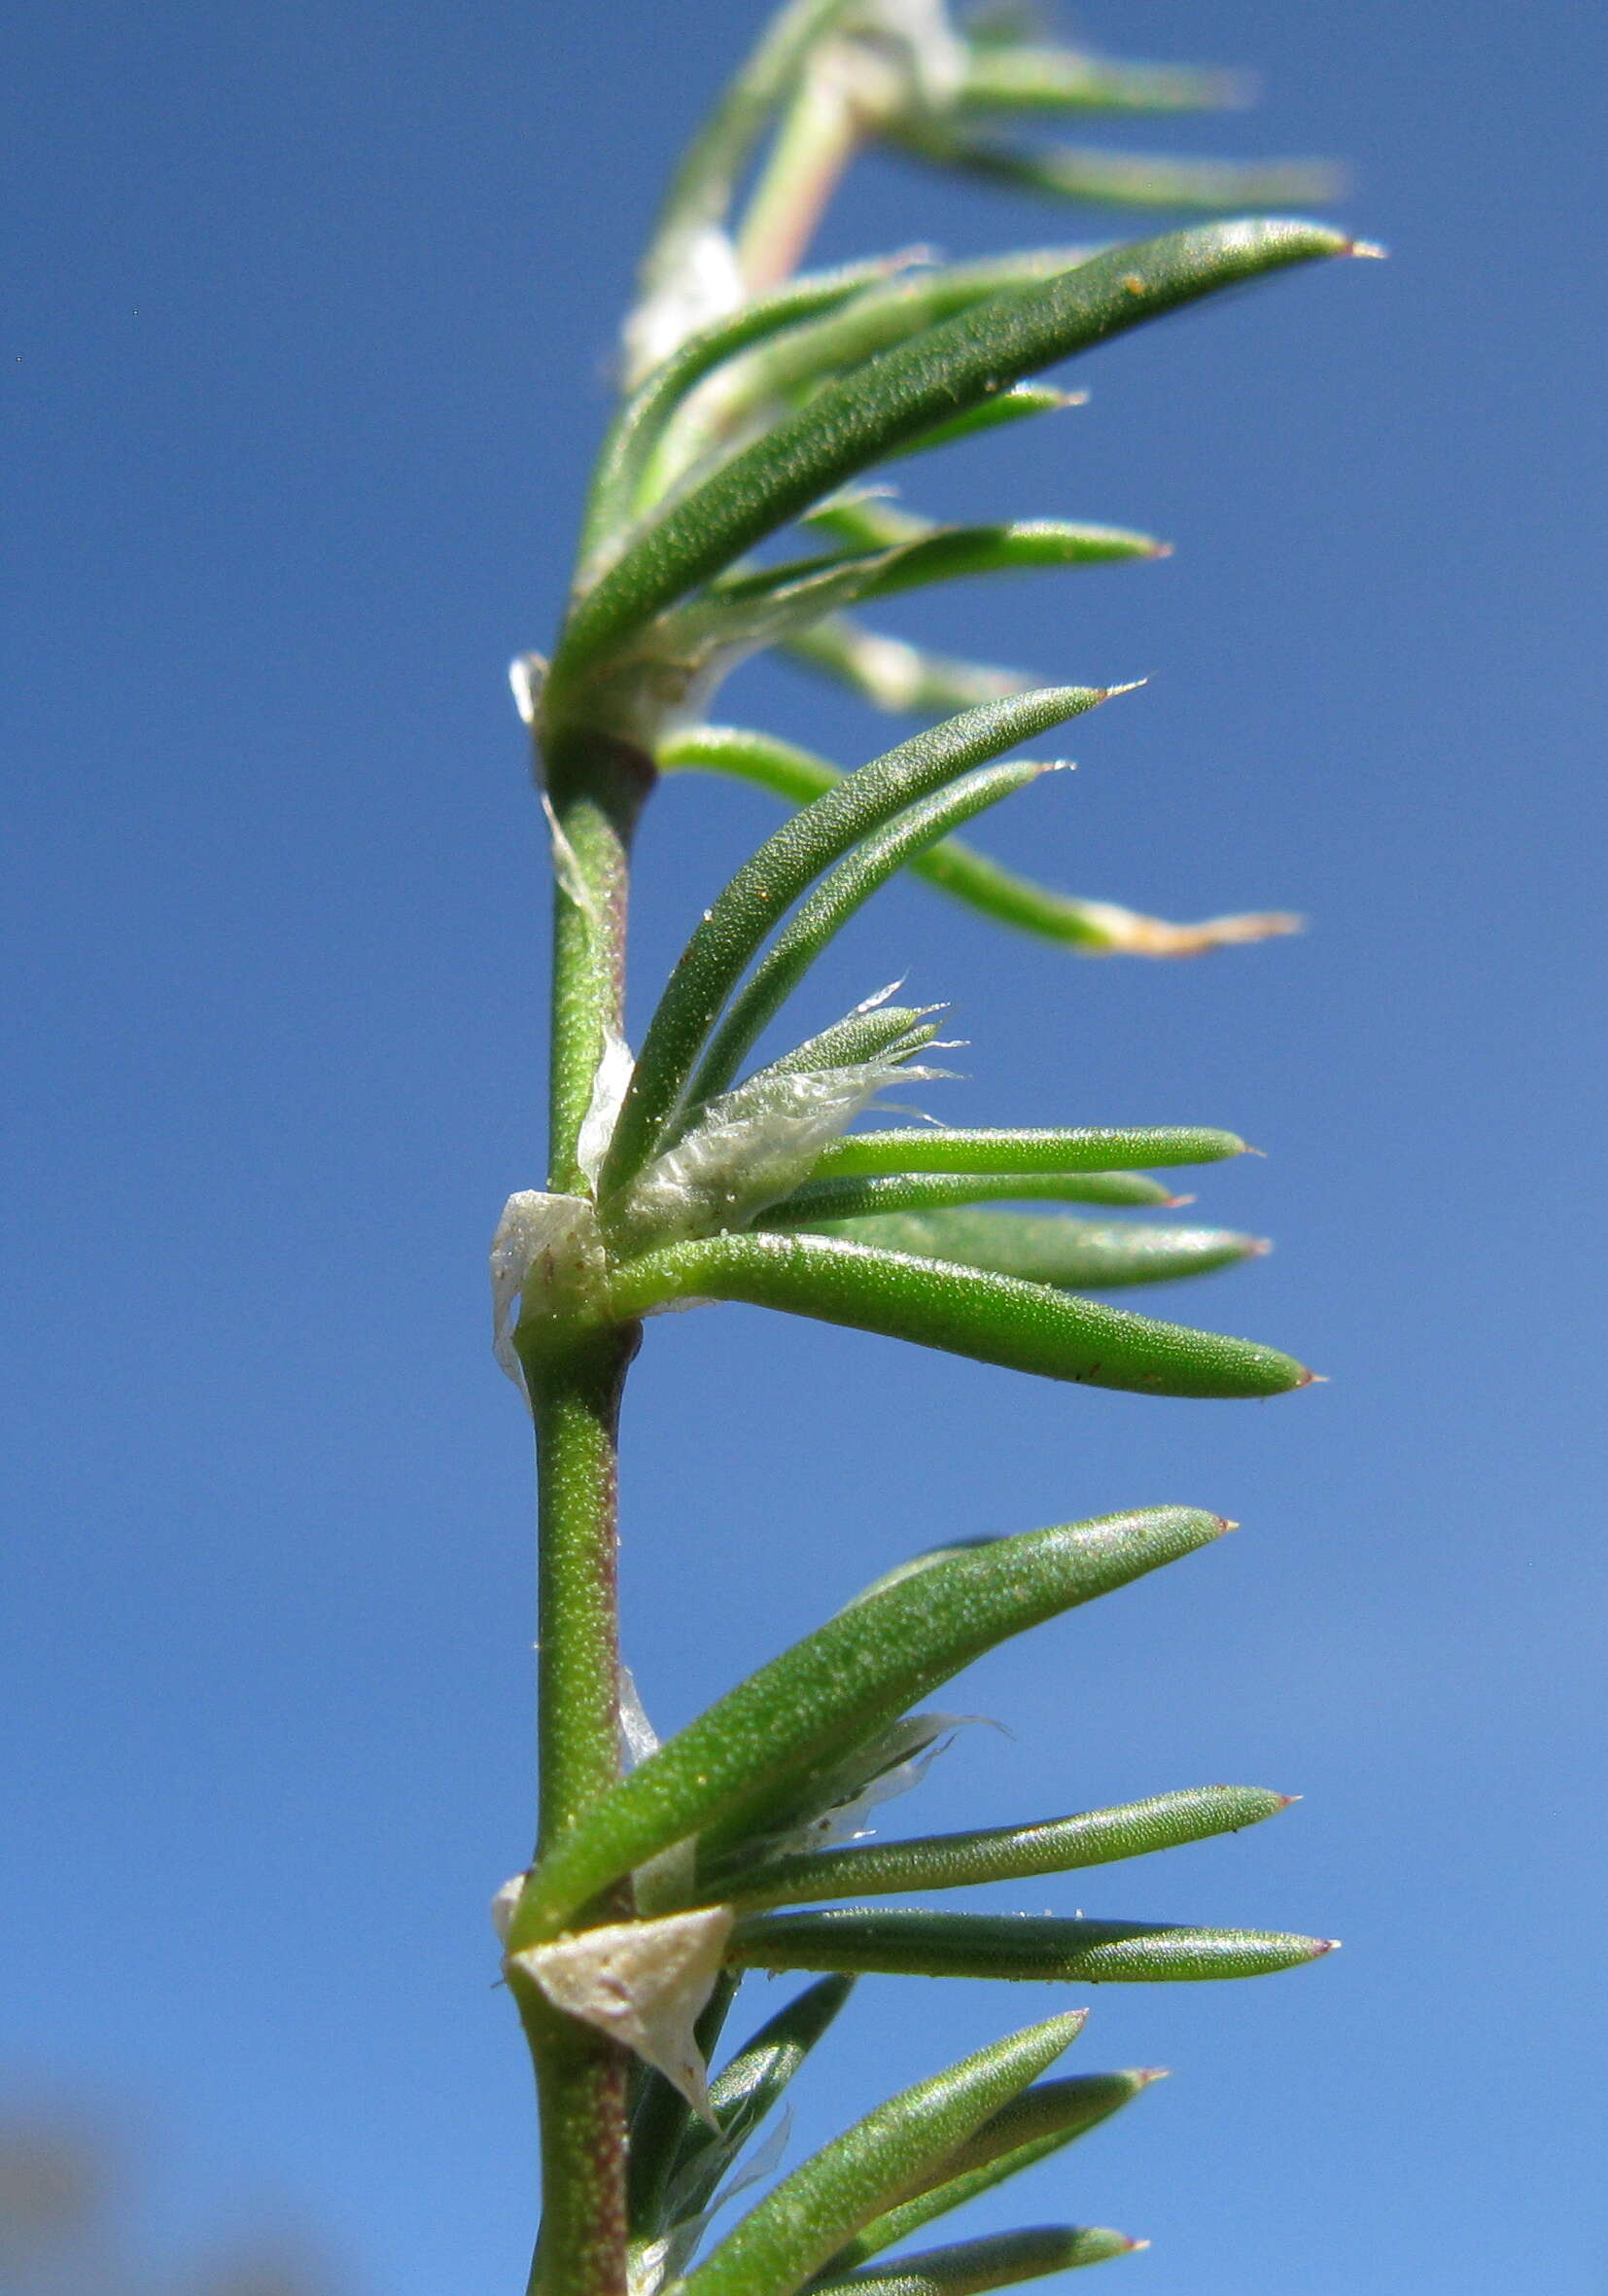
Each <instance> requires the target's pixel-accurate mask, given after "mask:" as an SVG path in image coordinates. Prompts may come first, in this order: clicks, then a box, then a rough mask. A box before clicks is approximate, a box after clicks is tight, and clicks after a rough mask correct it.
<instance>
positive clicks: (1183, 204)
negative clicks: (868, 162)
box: [895, 123, 1340, 208]
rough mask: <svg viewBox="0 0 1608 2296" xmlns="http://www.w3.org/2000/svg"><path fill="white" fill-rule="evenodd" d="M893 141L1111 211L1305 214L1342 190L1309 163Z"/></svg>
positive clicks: (943, 132) (916, 132)
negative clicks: (1281, 210)
mask: <svg viewBox="0 0 1608 2296" xmlns="http://www.w3.org/2000/svg"><path fill="white" fill-rule="evenodd" d="M895 140H896V141H897V142H898V144H899V145H900V146H901V147H902V148H903V149H904V150H905V151H907V152H910V153H912V154H914V155H915V157H916V158H918V159H928V160H931V161H932V162H933V163H934V164H935V165H937V166H939V167H958V168H961V169H962V170H963V171H964V172H965V173H966V174H968V175H980V176H984V177H986V178H987V179H988V180H989V181H990V182H991V183H998V184H1008V185H1009V186H1010V187H1011V189H1012V190H1014V191H1022V192H1037V193H1040V194H1047V195H1048V196H1049V197H1051V198H1054V199H1077V200H1082V201H1086V202H1089V203H1091V204H1093V205H1098V206H1107V205H1109V206H1113V207H1172V208H1192V207H1193V208H1214V207H1286V206H1296V207H1305V206H1309V205H1317V204H1319V203H1321V202H1322V201H1323V200H1326V199H1332V198H1333V197H1334V196H1335V194H1336V193H1337V192H1338V190H1339V189H1340V181H1339V177H1338V176H1337V174H1336V171H1335V170H1334V169H1333V168H1332V167H1325V166H1323V165H1321V164H1320V163H1318V162H1316V161H1314V160H1311V159H1274V160H1265V161H1263V162H1262V163H1261V164H1260V165H1250V166H1246V165H1245V164H1244V163H1243V162H1241V161H1239V160H1233V159H1171V158H1170V157H1169V156H1168V155H1166V154H1165V153H1149V152H1111V151H1100V150H1095V149H1093V148H1091V147H1085V146H1078V145H1073V144H1053V145H1051V146H1049V147H1048V148H1047V149H1038V150H1024V149H1018V148H1013V147H1012V146H1010V145H1007V144H996V143H993V142H990V141H988V140H986V139H984V138H982V137H979V136H968V135H961V134H957V133H955V132H954V131H953V130H951V129H949V128H947V127H940V126H933V125H929V124H926V123H923V124H920V125H915V124H912V125H911V126H909V127H908V128H905V127H901V128H900V129H898V130H896V131H895Z"/></svg>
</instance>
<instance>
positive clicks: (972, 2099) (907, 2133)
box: [682, 2012, 1083, 2296]
mask: <svg viewBox="0 0 1608 2296" xmlns="http://www.w3.org/2000/svg"><path fill="white" fill-rule="evenodd" d="M1082 2024H1083V2017H1082V2014H1081V2013H1080V2012H1074V2013H1073V2014H1071V2015H1070V2016H1066V2017H1052V2018H1050V2019H1049V2020H1048V2021H1047V2022H1046V2023H1045V2024H1043V2025H1036V2026H1031V2027H1030V2028H1029V2029H1028V2030H1027V2031H1025V2032H1020V2033H1013V2034H1012V2035H1011V2036H1010V2038H1009V2039H1008V2040H1003V2041H996V2042H995V2043H994V2044H993V2045H992V2046H991V2047H989V2048H986V2049H980V2050H978V2051H977V2052H976V2054H975V2055H973V2056H971V2057H967V2058H964V2059H963V2060H962V2061H961V2063H960V2064H959V2065H956V2066H950V2067H949V2069H948V2070H947V2071H945V2072H942V2073H939V2074H938V2075H936V2077H935V2078H933V2079H931V2080H927V2081H921V2082H918V2083H917V2084H916V2086H915V2087H913V2088H909V2089H905V2090H903V2091H902V2092H901V2093H900V2094H899V2095H898V2096H897V2097H892V2098H890V2100H889V2101H888V2102H887V2103H886V2104H883V2105H879V2106H878V2107H877V2109H876V2110H875V2111H874V2112H870V2113H867V2114H866V2115H865V2117H864V2118H863V2120H859V2121H856V2124H855V2126H854V2127H853V2128H852V2129H849V2130H847V2131H846V2132H845V2133H844V2135H843V2136H841V2137H836V2138H834V2140H833V2141H832V2142H831V2143H830V2144H828V2145H826V2146H824V2147H823V2148H822V2150H821V2151H820V2152H818V2153H817V2154H815V2156H814V2157H813V2159H811V2160H808V2161H806V2162H805V2163H804V2164H803V2166H802V2167H801V2168H798V2169H795V2170H794V2172H793V2173H792V2174H791V2175H790V2176H789V2177H787V2179H786V2181H785V2182H784V2183H782V2184H780V2185H778V2186H777V2188H776V2190H775V2191H774V2192H771V2193H769V2194H767V2196H766V2197H765V2199H764V2200H762V2201H761V2202H760V2203H759V2205H758V2207H757V2208H753V2209H751V2210H750V2212H749V2214H748V2215H747V2216H745V2217H744V2219H743V2221H742V2222H741V2223H740V2224H739V2225H738V2226H737V2227H736V2229H735V2230H734V2231H733V2232H731V2233H729V2234H728V2235H727V2237H726V2239H725V2240H724V2241H722V2242H721V2243H720V2245H719V2246H718V2247H717V2249H716V2250H715V2252H714V2254H713V2255H711V2256H710V2257H709V2259H708V2260H707V2262H705V2263H704V2264H702V2265H700V2266H699V2267H698V2269H697V2270H696V2271H695V2272H693V2273H691V2274H689V2276H688V2277H687V2278H686V2279H685V2280H684V2281H683V2282H682V2289H683V2290H684V2291H685V2296H791V2291H792V2290H793V2289H795V2288H797V2287H799V2286H801V2285H802V2284H803V2282H804V2281H805V2280H807V2279H808V2278H810V2276H811V2275H812V2274H813V2273H814V2272H815V2271H816V2269H817V2268H818V2266H820V2265H821V2264H822V2263H824V2261H825V2260H826V2258H827V2257H828V2256H830V2255H832V2254H833V2252H834V2251H835V2250H836V2249H838V2248H839V2247H841V2246H842V2244H843V2243H844V2242H845V2241H846V2240H848V2239H849V2238H850V2237H851V2236H852V2235H853V2234H854V2233H856V2232H857V2231H858V2230H859V2228H860V2226H861V2225H862V2224H866V2223H868V2222H869V2221H870V2220H871V2219H872V2218H873V2217H874V2216H878V2215H880V2214H881V2213H882V2212H883V2211H884V2210H885V2209H886V2208H888V2207H889V2206H890V2205H891V2203H892V2202H894V2201H896V2200H897V2199H899V2198H900V2197H901V2195H902V2194H903V2193H905V2192H907V2191H908V2190H909V2189H910V2187H911V2186H912V2185H913V2184H917V2183H919V2182H920V2181H921V2180H922V2179H923V2178H924V2177H925V2176H926V2174H927V2173H928V2172H929V2171H930V2169H931V2168H932V2167H933V2166H934V2165H935V2164H936V2163H938V2162H940V2161H942V2160H943V2159H944V2158H945V2157H946V2156H947V2155H948V2154H950V2153H952V2152H953V2151H954V2150H955V2149H956V2147H957V2146H958V2145H960V2144H962V2143H964V2141H965V2139H966V2138H967V2137H969V2136H970V2135H971V2133H972V2132H973V2130H974V2129H976V2128H977V2127H978V2126H979V2125H980V2124H981V2123H982V2122H984V2121H986V2120H987V2119H988V2117H989V2115H990V2114H991V2113H994V2112H996V2111H997V2110H998V2109H999V2107H1000V2105H1002V2104H1003V2103H1005V2102H1007V2101H1008V2100H1009V2099H1010V2098H1011V2097H1013V2096H1014V2095H1015V2094H1016V2093H1017V2091H1018V2090H1021V2089H1024V2088H1026V2087H1027V2085H1028V2083H1029V2082H1030V2081H1031V2080H1033V2079H1034V2078H1035V2077H1036V2076H1037V2075H1038V2074H1039V2073H1040V2072H1043V2071H1044V2070H1045V2069H1046V2068H1047V2067H1048V2066H1050V2065H1053V2064H1054V2062H1055V2060H1056V2058H1057V2057H1059V2056H1060V2055H1061V2053H1062V2051H1063V2050H1064V2049H1066V2047H1067V2046H1068V2044H1069V2043H1070V2042H1071V2041H1073V2040H1074V2039H1075V2038H1076V2037H1077V2034H1078V2032H1079V2031H1080V2029H1081V2027H1082Z"/></svg>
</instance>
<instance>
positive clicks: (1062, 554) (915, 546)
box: [712, 518, 1167, 606]
mask: <svg viewBox="0 0 1608 2296" xmlns="http://www.w3.org/2000/svg"><path fill="white" fill-rule="evenodd" d="M1166 555H1167V551H1166V547H1165V546H1164V545H1163V544H1161V543H1159V542H1157V541H1156V539H1155V537H1154V536H1153V535H1149V534H1136V533H1133V532H1131V531H1130V529H1128V528H1127V527H1124V526H1090V525H1074V524H1073V523H1072V522H1071V521H1070V520H1068V519H1066V518H1023V519H1018V520H1017V521H1015V522H1014V523H1012V524H1009V525H996V526H936V527H933V528H931V530H930V531H929V532H928V533H926V534H925V535H920V536H913V537H911V538H910V539H908V540H907V541H905V542H904V543H902V544H879V545H877V546H876V547H874V548H871V549H869V550H867V551H864V552H862V553H860V554H858V555H845V554H839V555H836V556H821V557H819V558H801V559H797V560H794V561H793V562H791V563H790V564H788V565H786V566H778V567H773V568H769V569H767V570H766V571H765V572H764V573H763V574H750V575H744V576H742V577H740V578H739V579H737V580H735V581H732V582H728V583H720V584H719V586H718V587H717V589H716V590H715V591H714V592H713V593H712V595H713V596H714V597H715V598H716V599H717V600H718V601H719V603H720V605H722V606H727V605H754V606H762V605H765V604H767V603H768V602H770V601H771V600H772V599H775V598H786V597H787V593H788V590H789V588H790V587H791V586H793V585H797V584H800V583H807V582H821V583H823V582H824V581H825V580H826V578H827V577H828V576H830V577H832V578H833V580H834V583H835V584H837V585H841V587H842V589H843V595H842V598H841V600H840V602H841V603H843V604H846V605H866V604H869V603H871V602H872V601H874V600H876V599H878V598H893V597H897V596H898V594H899V593H900V591H902V590H913V589H920V588H922V587H924V586H925V585H926V584H927V583H939V582H963V581H966V580H968V579H970V578H971V577H973V576H977V575H985V574H1021V573H1026V572H1031V571H1032V570H1034V569H1037V568H1044V567H1063V566H1097V565H1107V564H1110V563H1112V562H1115V561H1118V560H1121V559H1124V558H1161V557H1165V556H1166ZM851 585H852V594H851ZM807 594H810V595H817V594H820V593H819V592H818V591H812V592H810V593H807Z"/></svg>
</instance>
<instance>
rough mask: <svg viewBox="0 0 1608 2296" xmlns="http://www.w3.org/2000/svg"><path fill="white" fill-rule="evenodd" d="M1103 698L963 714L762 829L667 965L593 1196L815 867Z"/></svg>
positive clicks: (677, 1085) (675, 1084) (676, 1081)
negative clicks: (768, 831)
mask: <svg viewBox="0 0 1608 2296" xmlns="http://www.w3.org/2000/svg"><path fill="white" fill-rule="evenodd" d="M1104 699H1105V691H1104V689H1094V688H1090V687H1080V686H1058V687H1047V688H1043V689H1039V690H1038V691H1036V692H1033V693H1024V694H1020V695H1017V696H1015V697H1013V698H1012V699H1011V700H1008V701H999V702H993V703H990V704H989V705H988V706H987V707H986V708H983V709H979V710H968V711H966V712H965V713H964V715H963V716H961V717H959V718H951V719H950V720H949V721H948V722H947V723H946V724H942V725H934V726H931V727H929V728H928V730H927V731H926V732H925V733H918V734H916V735H915V736H914V737H913V738H912V739H911V740H909V741H904V742H900V743H899V745H898V747H897V748H896V749H892V750H890V751H888V752H887V753H886V755H885V756H883V757H881V758H876V759H873V760H872V761H871V763H870V764H869V765H862V766H861V767H860V769H859V771H858V772H857V773H852V774H850V775H849V776H848V778H847V779H846V780H844V781H840V782H839V783H837V784H836V785H835V787H833V788H832V789H829V790H827V791H826V792H825V794H824V795H821V796H820V797H817V798H816V799H815V801H814V803H813V804H810V805H806V806H805V808H804V810H803V811H802V812H801V813H796V814H794V815H793V817H792V819H791V820H790V821H786V822H784V823H783V825H782V827H781V828H780V829H779V830H775V831H774V832H773V833H772V835H770V836H769V837H767V838H766V840H765V842H764V844H763V845H761V846H760V848H759V850H758V852H757V853H756V854H755V855H754V856H753V858H752V860H751V861H749V862H747V863H745V864H744V865H743V867H742V868H740V869H739V870H738V872H737V874H736V875H735V876H734V877H733V878H732V879H731V881H730V883H729V884H728V885H726V887H725V888H724V890H723V891H722V892H720V893H719V894H717V896H716V899H715V901H714V902H713V904H712V905H711V906H710V907H709V908H708V909H707V910H706V911H705V912H704V917H703V921H702V923H701V924H700V925H699V926H698V929H697V931H696V932H695V933H694V934H693V936H692V938H691V939H690V940H689V941H688V942H687V945H686V947H685V948H684V949H683V951H682V955H681V957H680V958H679V960H678V961H677V965H676V969H675V971H673V972H672V974H671V976H670V979H669V982H668V984H667V985H666V988H665V991H664V994H663V996H662V997H661V998H660V999H659V1004H658V1008H657V1010H656V1011H655V1012H654V1014H653V1017H652V1019H651V1021H650V1022H649V1023H648V1027H647V1037H646V1039H645V1040H644V1043H643V1048H642V1054H641V1057H640V1058H639V1060H638V1062H637V1067H636V1074H635V1076H634V1077H633V1078H632V1082H631V1088H630V1090H629V1092H628V1093H627V1095H626V1098H625V1104H624V1106H623V1107H622V1109H621V1111H620V1114H619V1120H618V1122H617V1124H616V1125H615V1127H614V1136H613V1140H612V1144H611V1147H610V1149H609V1154H608V1157H607V1158H606V1160H605V1163H604V1167H603V1171H602V1173H601V1175H600V1177H599V1193H600V1195H601V1196H608V1195H610V1194H612V1192H613V1191H614V1190H615V1189H617V1188H618V1187H620V1186H621V1185H622V1184H623V1183H625V1182H627V1181H629V1180H630V1179H632V1178H633V1177H634V1176H635V1174H636V1172H637V1171H638V1169H639V1168H640V1167H641V1165H642V1164H643V1163H644V1162H645V1161H646V1160H647V1157H648V1156H649V1155H650V1154H651V1153H652V1152H653V1150H654V1148H656V1147H657V1145H658V1141H659V1135H660V1132H661V1129H662V1127H663V1125H664V1124H665V1122H666V1120H667V1118H668V1117H669V1116H670V1115H671V1113H672V1112H673V1110H674V1109H675V1107H676V1104H677V1102H678V1101H679V1100H680V1098H681V1096H682V1092H683V1091H684V1089H685V1086H686V1083H687V1079H688V1077H690V1075H691V1073H692V1067H693V1063H694V1062H695V1061H696V1059H697V1057H698V1055H699V1053H700V1052H701V1050H702V1049H703V1044H704V1041H705V1038H706V1037H707V1036H708V1033H709V1031H710V1029H711V1027H712V1026H713V1025H714V1023H715V1021H716V1020H717V1017H718V1015H719V1012H720V1008H721V1007H722V1006H723V1005H724V1004H725V1001H726V999H727V997H729V996H730V994H731V992H732V990H733V989H734V988H735V987H736V985H737V983H738V981H739V979H740V978H741V977H742V974H743V972H744V971H746V969H747V967H748V965H749V964H750V962H751V961H752V958H753V957H754V956H755V955H756V953H757V952H758V950H759V948H760V947H761V946H762V945H763V943H764V942H765V941H766V940H767V939H768V938H769V936H770V935H771V934H772V933H773V932H774V931H775V929H776V927H777V925H778V924H779V923H780V921H781V919H782V918H783V917H784V916H785V915H786V913H787V910H788V909H789V908H790V907H791V906H792V904H793V902H794V901H796V900H797V899H798V897H799V895H800V894H802V893H804V892H806V891H807V890H808V889H809V887H810V886H811V885H812V884H813V883H814V881H815V879H816V878H817V877H818V876H819V875H820V874H821V871H822V870H823V869H824V868H827V867H828V866H829V865H831V864H832V863H833V862H834V861H838V860H840V859H841V858H842V856H843V855H844V854H845V853H847V852H848V851H849V849H850V847H851V846H853V845H856V844H857V843H858V842H859V840H860V838H861V837H864V836H867V835H869V833H870V832H871V831H872V830H876V829H879V828H881V826H882V825H883V823H884V822H886V821H889V820H891V818H892V816H893V815H894V814H896V813H899V812H902V810H903V809H904V807H905V806H907V805H912V804H914V803H916V801H917V800H918V799H919V798H922V797H925V796H928V795H931V793H932V792H933V791H934V790H937V789H941V788H943V787H944V786H945V785H946V784H947V783H949V782H952V781H958V780H959V779H960V777H961V774H962V773H965V772H967V771H969V770H970V768H971V767H973V766H975V765H983V764H986V763H988V761H989V760H990V759H994V758H997V757H998V756H1000V754H1001V753H1002V752H1003V751H1005V750H1010V749H1014V748H1015V747H1016V745H1017V743H1018V742H1021V741H1025V740H1027V739H1028V738H1029V736H1030V735H1031V734H1034V733H1042V732H1044V731H1045V730H1046V729H1047V728H1048V727H1050V726H1052V725H1061V724H1065V723H1066V720H1067V719H1068V718H1075V717H1078V716H1080V715H1081V714H1082V713H1083V712H1084V711H1085V710H1091V709H1093V708H1094V707H1095V706H1096V704H1097V703H1099V702H1101V701H1103V700H1104Z"/></svg>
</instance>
